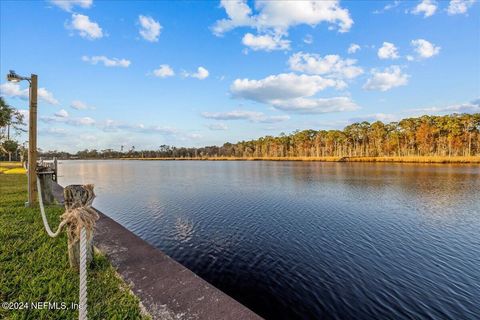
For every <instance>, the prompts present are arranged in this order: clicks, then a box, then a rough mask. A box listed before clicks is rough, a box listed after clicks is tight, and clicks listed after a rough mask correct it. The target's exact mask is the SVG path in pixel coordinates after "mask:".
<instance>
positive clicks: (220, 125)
mask: <svg viewBox="0 0 480 320" xmlns="http://www.w3.org/2000/svg"><path fill="white" fill-rule="evenodd" d="M207 128H208V129H210V130H213V131H225V130H228V127H227V125H226V124H225V123H212V124H209V125H207Z"/></svg>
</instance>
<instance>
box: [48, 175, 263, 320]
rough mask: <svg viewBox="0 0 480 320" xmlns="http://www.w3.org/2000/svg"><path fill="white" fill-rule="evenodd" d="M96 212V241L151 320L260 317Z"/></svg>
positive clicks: (60, 196)
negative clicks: (97, 215)
mask: <svg viewBox="0 0 480 320" xmlns="http://www.w3.org/2000/svg"><path fill="white" fill-rule="evenodd" d="M54 194H55V197H56V198H57V200H59V201H60V202H63V187H62V186H60V185H58V184H55V185H54ZM97 211H98V210H97ZM99 215H100V219H99V220H98V221H97V225H96V228H95V237H94V244H95V246H96V247H97V248H98V249H99V250H100V251H101V252H102V253H104V254H105V255H106V256H107V257H108V258H109V260H110V262H111V263H112V265H113V266H114V268H115V269H116V270H117V272H118V273H119V275H120V276H121V277H122V278H123V279H124V281H125V282H126V283H127V284H128V285H129V286H130V288H131V290H132V292H133V293H134V294H135V295H136V296H137V297H138V298H139V299H140V300H141V302H142V304H143V306H144V307H145V309H146V310H147V311H148V313H149V314H150V315H151V316H152V317H153V318H154V319H162V320H163V319H165V320H167V319H168V320H170V319H172V320H173V319H175V320H180V319H199V320H200V319H235V320H237V319H245V320H248V319H252V320H253V319H255V320H256V319H262V318H261V317H260V316H258V315H256V314H255V313H254V312H252V311H251V310H250V309H248V308H247V307H245V306H244V305H242V304H240V303H239V302H237V301H236V300H234V299H233V298H231V297H229V296H228V295H226V294H225V293H223V292H222V291H220V290H219V289H217V288H215V287H214V286H212V285H211V284H209V283H208V282H206V281H205V280H203V279H201V278H200V277H198V276H197V275H196V274H195V273H193V272H192V271H190V270H189V269H187V268H185V267H184V266H182V265H181V264H179V263H178V262H176V261H174V260H173V259H172V258H170V257H168V256H167V255H166V254H164V253H163V252H162V251H160V250H158V249H157V248H155V247H153V246H152V245H150V244H148V243H147V242H145V241H144V240H142V239H140V238H139V237H138V236H136V235H134V234H133V233H132V232H130V231H128V230H127V229H125V228H124V227H123V226H121V225H120V224H118V223H117V222H115V221H114V220H112V219H111V218H109V217H107V216H106V215H105V214H103V213H101V212H99Z"/></svg>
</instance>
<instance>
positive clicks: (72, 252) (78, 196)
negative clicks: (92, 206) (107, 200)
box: [63, 185, 95, 270]
mask: <svg viewBox="0 0 480 320" xmlns="http://www.w3.org/2000/svg"><path fill="white" fill-rule="evenodd" d="M63 197H64V200H65V209H66V210H67V211H68V210H71V209H74V208H78V207H81V206H85V205H87V203H88V202H89V201H90V202H91V200H92V197H95V194H93V188H92V190H90V191H89V190H87V189H86V188H85V187H84V186H82V185H69V186H66V187H65V188H64V189H63ZM72 227H74V226H71V225H69V224H67V229H68V230H67V235H68V261H69V262H70V267H72V268H74V269H76V270H79V266H80V237H79V236H78V237H74V236H72V232H70V230H71V229H70V228H72ZM92 259H93V230H92V232H91V234H90V237H87V266H88V265H90V262H91V261H92Z"/></svg>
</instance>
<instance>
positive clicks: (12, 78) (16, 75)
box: [7, 70, 23, 82]
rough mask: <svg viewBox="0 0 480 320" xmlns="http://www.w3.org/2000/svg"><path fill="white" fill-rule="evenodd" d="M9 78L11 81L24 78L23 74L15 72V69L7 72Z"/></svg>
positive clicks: (18, 80)
mask: <svg viewBox="0 0 480 320" xmlns="http://www.w3.org/2000/svg"><path fill="white" fill-rule="evenodd" d="M7 80H8V81H10V82H20V81H21V80H23V79H22V77H21V76H19V75H18V74H16V73H15V71H13V70H10V72H9V73H8V74H7Z"/></svg>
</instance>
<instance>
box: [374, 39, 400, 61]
mask: <svg viewBox="0 0 480 320" xmlns="http://www.w3.org/2000/svg"><path fill="white" fill-rule="evenodd" d="M377 55H378V57H379V58H380V59H398V58H399V55H398V50H397V47H395V45H394V44H393V43H390V42H384V43H383V45H382V47H381V48H380V49H378V52H377Z"/></svg>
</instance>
